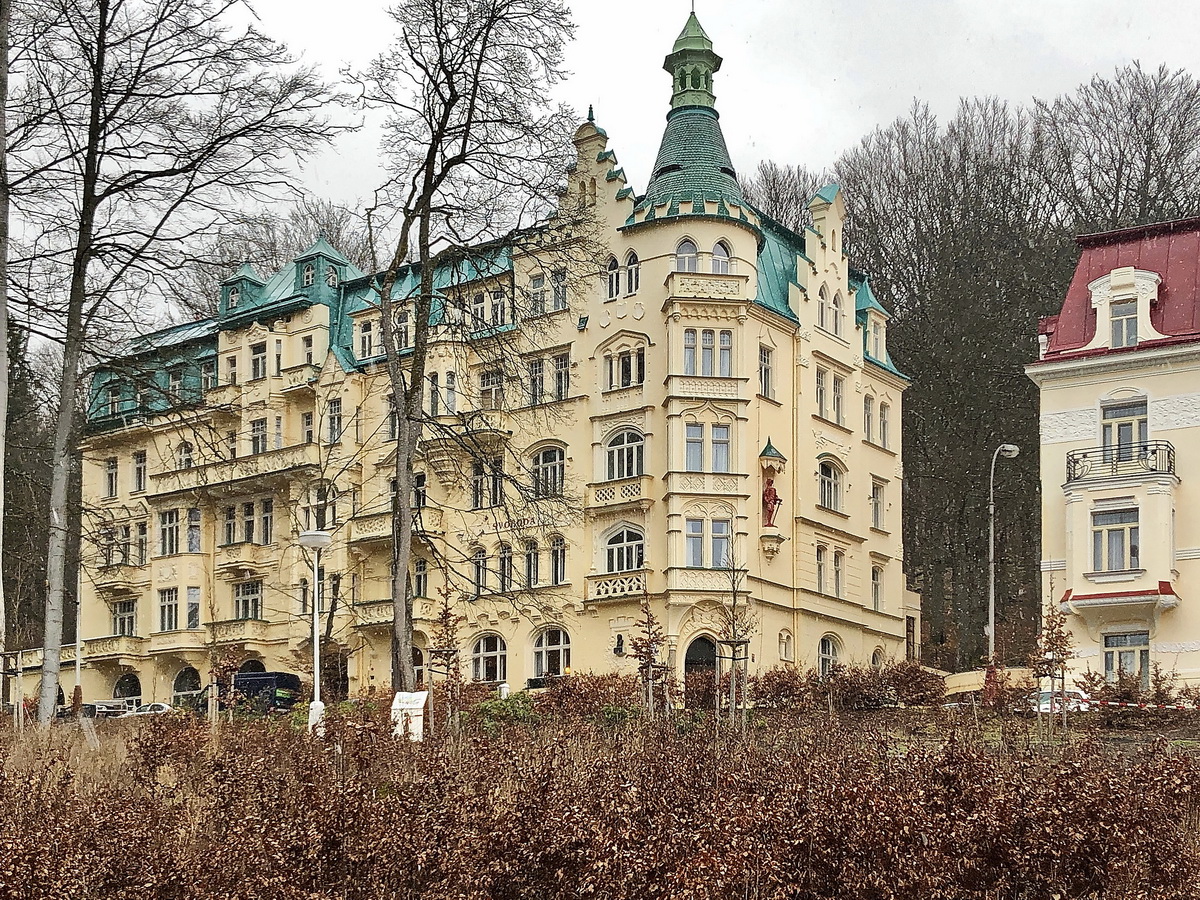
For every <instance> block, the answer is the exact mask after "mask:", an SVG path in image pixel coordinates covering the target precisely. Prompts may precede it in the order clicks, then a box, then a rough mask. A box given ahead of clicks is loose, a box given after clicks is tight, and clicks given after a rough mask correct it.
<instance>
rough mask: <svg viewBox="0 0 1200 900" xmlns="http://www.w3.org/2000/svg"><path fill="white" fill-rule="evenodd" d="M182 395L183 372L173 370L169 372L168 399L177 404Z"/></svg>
mask: <svg viewBox="0 0 1200 900" xmlns="http://www.w3.org/2000/svg"><path fill="white" fill-rule="evenodd" d="M181 393H183V370H182V369H178V368H176V369H171V370H170V371H169V372H167V397H168V398H169V399H170V401H171V402H172V403H177V402H178V401H179V395H180V394H181Z"/></svg>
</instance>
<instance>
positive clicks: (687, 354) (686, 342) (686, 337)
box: [683, 328, 696, 375]
mask: <svg viewBox="0 0 1200 900" xmlns="http://www.w3.org/2000/svg"><path fill="white" fill-rule="evenodd" d="M683 374H684V375H695V374H696V329H695V328H687V329H685V330H684V332H683Z"/></svg>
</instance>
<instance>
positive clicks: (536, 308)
mask: <svg viewBox="0 0 1200 900" xmlns="http://www.w3.org/2000/svg"><path fill="white" fill-rule="evenodd" d="M545 312H546V276H545V275H534V276H533V277H532V278H530V279H529V314H530V315H531V316H540V315H542V314H543V313H545Z"/></svg>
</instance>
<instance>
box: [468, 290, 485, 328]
mask: <svg viewBox="0 0 1200 900" xmlns="http://www.w3.org/2000/svg"><path fill="white" fill-rule="evenodd" d="M486 316H487V300H486V299H485V298H484V296H483V294H476V295H475V296H474V297H472V298H471V318H472V319H473V320H474V321H473V326H474V328H475V330H476V331H478V330H479V329H480V328H482V327H483V326H484V325H486V324H487V318H486Z"/></svg>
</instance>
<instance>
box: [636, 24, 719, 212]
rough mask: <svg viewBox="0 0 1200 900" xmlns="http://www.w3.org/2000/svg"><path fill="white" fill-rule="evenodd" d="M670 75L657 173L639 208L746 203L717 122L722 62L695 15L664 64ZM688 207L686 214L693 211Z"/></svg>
mask: <svg viewBox="0 0 1200 900" xmlns="http://www.w3.org/2000/svg"><path fill="white" fill-rule="evenodd" d="M663 68H665V69H666V70H667V71H668V72H670V73H671V78H672V85H673V93H672V96H671V111H670V112H669V113H667V128H666V131H665V132H664V133H663V139H662V144H661V145H660V146H659V149H658V158H657V159H656V160H655V162H654V173H653V175H652V176H651V178H650V183H649V184H648V185H647V186H646V196H645V197H644V198H643V199H642V201H641V202H640V203H639V204H638V206H639V208H644V207H645V206H647V205H650V206H656V205H659V204H663V203H673V204H678V203H680V202H683V203H695V202H696V201H703V200H713V201H733V202H735V203H738V204H739V205H740V204H741V202H742V189H741V188H740V187H739V186H738V182H737V173H736V172H735V171H734V169H733V163H732V162H730V159H729V150H728V149H727V148H726V146H725V136H724V135H723V134H722V133H721V124H720V122H719V121H718V116H717V110H716V97H715V96H714V94H713V92H712V78H713V73H714V72H716V71H717V70H719V69H720V68H721V57H719V56H718V55H717V54H716V53H714V52H713V50H712V41H711V40H709V38H708V35H707V34H705V33H704V29H703V28H701V27H700V21H699V20H698V19H697V18H696V14H695V13H692V14H691V15H690V16H689V17H688V20H687V24H686V25H684V27H683V31H682V32H681V33H680V35H679V38H678V39H677V40H676V41H675V46H674V47H673V48H672V50H671V53H670V55H669V56H667V58H666V60H665V61H664V63H663ZM691 211H692V209H691V208H689V207H685V208H684V212H685V214H686V213H687V212H691Z"/></svg>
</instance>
